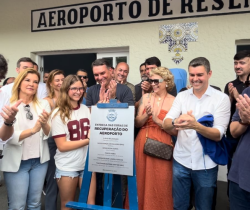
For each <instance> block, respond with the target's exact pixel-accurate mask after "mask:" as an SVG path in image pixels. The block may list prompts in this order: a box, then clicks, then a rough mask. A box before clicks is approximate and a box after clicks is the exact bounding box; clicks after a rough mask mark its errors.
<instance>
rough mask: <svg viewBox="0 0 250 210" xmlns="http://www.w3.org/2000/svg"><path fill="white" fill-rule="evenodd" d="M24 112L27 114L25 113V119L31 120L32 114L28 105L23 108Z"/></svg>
mask: <svg viewBox="0 0 250 210" xmlns="http://www.w3.org/2000/svg"><path fill="white" fill-rule="evenodd" d="M24 110H25V111H26V112H27V113H26V118H27V119H28V120H33V114H32V113H31V111H30V105H26V106H24Z"/></svg>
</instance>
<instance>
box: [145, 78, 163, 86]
mask: <svg viewBox="0 0 250 210" xmlns="http://www.w3.org/2000/svg"><path fill="white" fill-rule="evenodd" d="M148 81H149V83H150V84H153V83H154V84H155V85H158V84H159V83H161V82H163V81H164V80H163V79H149V80H148Z"/></svg>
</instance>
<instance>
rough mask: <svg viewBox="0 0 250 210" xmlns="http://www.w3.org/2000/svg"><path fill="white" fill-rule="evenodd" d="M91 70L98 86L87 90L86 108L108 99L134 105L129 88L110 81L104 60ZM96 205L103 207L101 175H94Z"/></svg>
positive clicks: (99, 61) (107, 66) (108, 69)
mask: <svg viewBox="0 0 250 210" xmlns="http://www.w3.org/2000/svg"><path fill="white" fill-rule="evenodd" d="M92 70H93V74H94V78H95V80H96V82H98V83H99V84H96V85H93V86H91V87H90V88H89V89H88V94H87V100H86V101H87V102H86V106H88V107H91V106H92V105H96V104H97V103H102V102H104V103H105V102H106V101H108V100H109V99H117V100H118V102H122V103H128V105H129V106H133V105H134V101H133V94H132V92H131V90H130V89H129V87H127V86H126V85H122V84H120V83H118V84H117V83H116V82H115V80H113V79H112V70H111V68H110V64H109V62H108V61H107V60H105V59H97V60H95V61H94V62H93V63H92ZM96 179H97V183H96V187H97V192H98V193H97V195H96V204H97V205H103V203H102V202H103V189H102V180H103V174H100V173H97V174H96Z"/></svg>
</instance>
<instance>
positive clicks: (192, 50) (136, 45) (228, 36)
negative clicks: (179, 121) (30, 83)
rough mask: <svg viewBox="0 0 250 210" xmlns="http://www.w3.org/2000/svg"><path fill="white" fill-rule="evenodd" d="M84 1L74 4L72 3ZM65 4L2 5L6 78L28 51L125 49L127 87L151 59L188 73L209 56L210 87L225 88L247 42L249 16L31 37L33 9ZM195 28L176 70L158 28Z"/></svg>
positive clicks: (0, 35)
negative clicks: (177, 25)
mask: <svg viewBox="0 0 250 210" xmlns="http://www.w3.org/2000/svg"><path fill="white" fill-rule="evenodd" d="M82 2H88V1H86V0H85V1H80V0H78V1H77V0H72V1H70V4H76V3H82ZM68 4H69V1H66V0H60V1H59V0H57V1H49V0H43V1H34V0H22V1H18V0H12V1H8V0H1V3H0V14H1V18H0V53H3V54H4V56H5V57H6V58H8V59H9V74H8V76H15V75H16V73H15V71H14V69H15V65H16V64H15V63H16V61H17V60H18V59H19V58H20V57H23V56H31V52H38V51H54V50H73V49H93V48H106V47H129V54H130V69H131V73H130V74H133V75H131V76H130V78H131V82H132V83H134V84H136V83H137V82H138V81H139V70H138V66H139V65H140V64H141V63H142V62H143V61H144V60H145V58H147V57H150V56H157V57H159V58H160V59H161V61H162V65H163V66H166V67H169V68H174V67H180V68H184V69H187V65H188V63H189V61H190V60H191V59H193V58H195V57H197V56H205V57H207V58H208V59H209V60H210V62H211V66H212V70H213V76H212V78H211V84H214V85H218V86H220V87H221V88H224V85H225V84H226V82H228V81H229V80H232V79H234V76H235V75H234V71H233V56H234V54H235V41H236V40H240V39H248V38H249V36H250V35H249V34H250V25H249V19H250V14H249V13H248V14H237V15H225V16H213V17H200V18H188V19H178V20H167V21H157V22H147V23H135V24H127V25H114V26H102V27H91V28H77V29H67V30H57V31H45V32H35V33H31V10H33V9H41V8H48V7H54V6H62V5H68ZM194 21H197V22H198V23H199V40H198V42H192V43H189V49H188V52H184V53H182V55H183V56H184V60H183V61H182V62H181V64H179V65H175V63H174V62H173V61H172V60H171V59H172V56H174V53H169V52H168V46H167V44H159V41H158V39H159V38H158V28H159V26H160V25H162V24H174V23H184V22H194Z"/></svg>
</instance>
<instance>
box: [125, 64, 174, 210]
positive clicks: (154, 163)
mask: <svg viewBox="0 0 250 210" xmlns="http://www.w3.org/2000/svg"><path fill="white" fill-rule="evenodd" d="M173 80H174V78H173V75H172V74H171V72H170V71H169V70H168V69H167V68H164V67H158V68H155V69H152V70H151V73H150V79H149V82H150V84H151V85H152V88H153V93H149V94H144V95H143V97H142V98H141V101H140V105H139V108H138V113H137V116H136V118H135V126H136V127H138V128H141V129H140V131H139V133H138V135H137V137H136V140H135V160H136V176H137V187H138V203H139V210H152V209H161V210H170V209H173V198H172V161H167V160H162V159H159V158H155V157H151V156H148V155H146V154H144V152H143V150H144V145H145V142H146V135H147V136H148V138H151V139H154V140H157V141H160V142H162V143H165V144H168V145H172V141H171V136H170V135H169V134H168V133H166V132H165V131H164V130H163V129H162V123H163V122H162V121H163V119H164V117H165V116H166V114H167V112H168V111H169V110H170V107H171V106H172V103H173V101H174V96H172V95H170V94H169V93H168V91H170V90H171V89H172V88H173V87H174V81H173ZM125 207H126V209H128V199H126V205H125Z"/></svg>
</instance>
